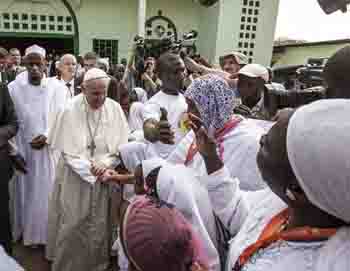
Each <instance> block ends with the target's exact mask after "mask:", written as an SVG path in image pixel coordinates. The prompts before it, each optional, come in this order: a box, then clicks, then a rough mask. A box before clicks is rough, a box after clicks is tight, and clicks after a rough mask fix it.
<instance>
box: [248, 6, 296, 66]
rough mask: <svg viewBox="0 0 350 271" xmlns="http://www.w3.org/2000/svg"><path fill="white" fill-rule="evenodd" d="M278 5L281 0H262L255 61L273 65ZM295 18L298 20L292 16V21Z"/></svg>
mask: <svg viewBox="0 0 350 271" xmlns="http://www.w3.org/2000/svg"><path fill="white" fill-rule="evenodd" d="M278 7H279V0H262V1H261V9H260V16H259V23H258V28H257V35H256V49H255V52H254V53H255V57H254V62H256V63H259V64H262V65H266V66H270V65H271V58H272V51H273V41H274V36H275V30H276V21H277V14H278ZM293 19H296V20H297V18H291V23H293V22H292V20H293Z"/></svg>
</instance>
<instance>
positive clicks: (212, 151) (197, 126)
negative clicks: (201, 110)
mask: <svg viewBox="0 0 350 271" xmlns="http://www.w3.org/2000/svg"><path fill="white" fill-rule="evenodd" d="M189 118H190V124H189V125H190V127H191V128H192V130H193V131H194V133H195V135H196V144H197V148H198V151H199V153H200V154H201V155H202V157H203V159H204V162H205V166H206V168H207V173H208V175H210V174H212V173H214V172H216V171H218V170H219V169H221V168H222V167H223V166H224V164H223V162H222V161H221V159H220V157H219V155H218V153H217V146H216V142H215V140H214V139H212V138H210V137H209V136H208V133H207V131H206V130H205V129H204V127H203V125H202V120H201V119H200V118H198V117H197V116H195V115H193V114H190V115H189Z"/></svg>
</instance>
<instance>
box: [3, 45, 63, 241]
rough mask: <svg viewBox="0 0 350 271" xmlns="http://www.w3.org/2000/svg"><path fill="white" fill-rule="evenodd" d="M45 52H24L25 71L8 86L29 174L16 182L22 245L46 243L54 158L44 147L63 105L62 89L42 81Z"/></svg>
mask: <svg viewBox="0 0 350 271" xmlns="http://www.w3.org/2000/svg"><path fill="white" fill-rule="evenodd" d="M44 59H45V50H44V49H43V48H41V47H39V46H37V45H34V46H32V47H29V48H28V49H27V50H26V55H25V63H26V68H27V71H25V72H23V73H21V74H19V75H18V76H17V77H16V80H15V81H13V82H11V83H10V84H9V86H8V88H9V91H10V95H11V97H12V99H13V102H14V105H15V109H16V112H17V115H18V119H19V123H20V129H19V132H18V134H17V136H16V145H17V147H18V150H19V152H20V154H21V155H22V156H23V157H24V158H25V160H26V162H27V169H28V173H27V174H26V175H21V176H19V177H18V178H16V179H15V182H14V185H13V189H12V200H13V202H14V215H13V216H14V225H13V226H14V229H13V231H14V237H15V240H19V239H20V238H21V237H22V239H23V242H24V245H26V246H29V245H45V244H46V242H47V219H48V197H49V195H50V193H51V191H52V187H53V183H54V176H55V155H54V152H53V151H52V150H51V149H50V148H49V146H48V145H47V143H46V138H47V134H48V129H49V126H50V125H52V122H54V120H55V118H56V114H57V112H59V111H60V110H61V109H62V108H63V106H64V104H65V96H64V92H63V90H62V87H61V86H60V85H58V84H52V83H50V81H49V80H48V79H47V78H45V76H44V70H45V64H44Z"/></svg>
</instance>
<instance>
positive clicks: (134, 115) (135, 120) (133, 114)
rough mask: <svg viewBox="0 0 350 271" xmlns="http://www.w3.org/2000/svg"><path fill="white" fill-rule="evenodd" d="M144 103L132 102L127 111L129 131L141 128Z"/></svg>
mask: <svg viewBox="0 0 350 271" xmlns="http://www.w3.org/2000/svg"><path fill="white" fill-rule="evenodd" d="M144 108H145V105H144V104H143V103H140V102H135V103H132V105H131V106H130V112H129V129H130V131H136V130H142V129H143V111H144Z"/></svg>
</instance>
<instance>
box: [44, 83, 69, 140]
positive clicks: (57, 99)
mask: <svg viewBox="0 0 350 271" xmlns="http://www.w3.org/2000/svg"><path fill="white" fill-rule="evenodd" d="M52 84H54V82H52ZM65 91H66V90H65V88H64V87H62V86H60V85H57V86H56V87H55V88H54V90H52V92H53V93H52V96H51V97H50V101H49V110H48V118H47V122H48V123H47V129H46V131H45V133H44V136H46V138H47V137H48V136H49V129H50V127H52V126H53V125H54V122H55V121H57V116H58V114H59V113H60V112H61V111H63V110H64V106H65V104H66V93H65Z"/></svg>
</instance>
